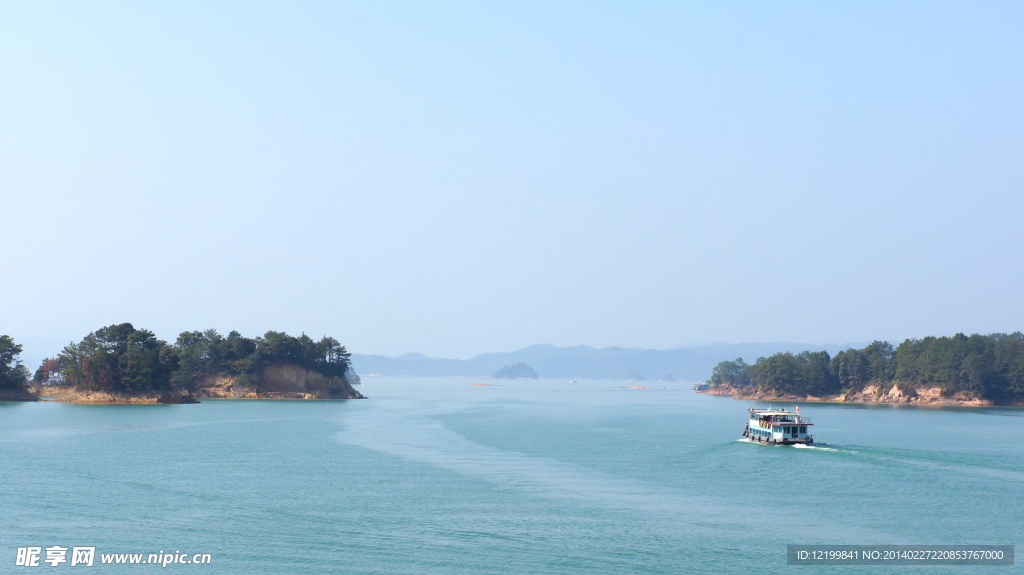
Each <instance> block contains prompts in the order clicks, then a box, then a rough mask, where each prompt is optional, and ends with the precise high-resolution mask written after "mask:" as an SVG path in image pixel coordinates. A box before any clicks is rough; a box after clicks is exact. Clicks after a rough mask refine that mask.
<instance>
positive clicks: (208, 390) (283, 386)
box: [195, 364, 366, 399]
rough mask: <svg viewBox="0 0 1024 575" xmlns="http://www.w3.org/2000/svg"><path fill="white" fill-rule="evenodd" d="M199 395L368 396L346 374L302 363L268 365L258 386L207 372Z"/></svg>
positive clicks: (312, 397)
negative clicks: (325, 372)
mask: <svg viewBox="0 0 1024 575" xmlns="http://www.w3.org/2000/svg"><path fill="white" fill-rule="evenodd" d="M195 396H196V397H200V398H202V397H208V398H221V399H229V398H237V399H366V398H365V397H364V396H363V395H362V394H361V393H359V392H358V391H356V390H355V389H353V387H352V385H351V384H349V382H348V381H347V380H346V379H345V378H344V377H327V376H325V375H323V374H321V373H318V372H315V371H311V370H308V369H306V368H304V367H302V366H299V365H293V364H282V365H268V366H267V367H265V368H263V373H262V374H261V375H260V378H259V380H258V381H257V382H256V384H255V386H253V385H251V384H250V385H245V384H244V383H240V382H238V381H237V380H236V378H235V377H234V376H231V375H228V374H223V373H221V374H213V375H207V376H206V377H204V378H203V379H202V380H201V381H199V382H198V384H197V385H196V390H195Z"/></svg>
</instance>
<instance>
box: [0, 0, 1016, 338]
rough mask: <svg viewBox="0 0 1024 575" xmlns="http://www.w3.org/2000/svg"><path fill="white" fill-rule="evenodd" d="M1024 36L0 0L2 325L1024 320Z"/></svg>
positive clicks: (964, 326) (262, 327) (634, 11)
mask: <svg viewBox="0 0 1024 575" xmlns="http://www.w3.org/2000/svg"><path fill="white" fill-rule="evenodd" d="M1022 49H1024V4H1021V3H1019V2H1002V3H1001V2H969V3H966V2H961V3H953V2H863V1H856V2H828V3H824V2H799V1H794V2H774V3H769V2H702V3H684V2H666V3H658V2H589V1H588V2H578V3H571V2H553V1H550V0H546V1H544V2H533V3H531V2H514V3H498V2H479V1H474V2H461V3H460V2H407V3H396V2H352V3H345V2H302V3H296V2H237V3H235V2H209V1H203V2H183V1H175V2H104V3H75V2H45V1H30V2H18V1H7V2H4V3H2V4H0V222H2V223H0V244H2V245H3V248H4V249H3V259H2V260H0V261H2V263H0V274H2V275H0V333H6V334H9V335H11V336H13V337H14V338H15V340H22V341H32V342H50V343H49V344H44V343H36V344H33V345H36V349H34V351H35V352H36V353H42V352H40V351H39V349H40V348H41V346H42V347H45V345H57V344H63V343H67V342H69V341H71V340H79V339H81V338H82V337H83V336H84V335H86V334H87V333H89V332H90V331H93V330H95V329H98V328H100V327H103V326H105V325H110V324H114V323H121V322H131V323H133V324H134V325H135V326H136V327H138V328H147V329H151V330H153V331H154V332H156V334H157V335H158V336H160V337H161V338H163V339H167V340H169V341H173V340H174V339H175V338H176V336H177V334H178V333H179V332H181V331H185V330H198V329H206V328H216V329H218V330H220V331H221V332H222V333H227V332H228V331H230V330H233V329H234V330H238V331H240V332H241V333H243V334H244V335H247V336H255V335H259V334H262V333H263V332H265V331H267V330H271V329H273V330H279V331H286V332H289V333H293V334H298V333H302V332H305V333H307V334H309V335H311V336H314V337H319V336H321V335H324V334H327V335H332V336H334V337H336V338H338V339H339V340H341V342H342V343H344V344H345V345H347V347H348V349H349V350H350V351H352V352H355V353H365V354H385V355H398V354H401V353H405V352H413V351H415V352H422V353H426V354H427V355H431V356H436V357H452V358H467V357H470V356H473V355H476V354H479V353H483V352H491V351H511V350H514V349H518V348H522V347H525V346H528V345H531V344H537V343H549V344H553V345H559V346H568V345H579V344H583V345H592V346H595V347H605V346H623V347H647V348H657V349H668V348H675V347H680V346H687V345H697V344H703V343H711V342H753V341H800V342H809V343H838V342H847V341H871V340H873V339H888V340H890V341H895V342H898V341H902V340H903V339H904V338H908V337H922V336H927V335H952V334H953V333H956V332H965V333H975V332H977V333H991V332H1012V331H1017V330H1022V329H1024V306H1022V305H1021V303H1022V300H1021V293H1022V289H1021V288H1022V280H1024V265H1021V264H1022V261H1021V260H1022V248H1021V246H1022V245H1024V243H1022V240H1024V237H1022V236H1024V226H1022V225H1021V216H1022V214H1024V194H1022V193H1021V192H1022V183H1024V161H1022V159H1024V149H1022V143H1024V121H1022V120H1024V106H1021V94H1022V87H1024V82H1022V80H1024V77H1022V71H1024V59H1022V58H1021V56H1022V55H1024V50H1022ZM53 342H56V344H55V343H53ZM56 349H59V345H57V347H56ZM56 349H55V350H54V351H56ZM26 353H28V350H26Z"/></svg>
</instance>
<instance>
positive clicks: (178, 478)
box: [0, 377, 1024, 574]
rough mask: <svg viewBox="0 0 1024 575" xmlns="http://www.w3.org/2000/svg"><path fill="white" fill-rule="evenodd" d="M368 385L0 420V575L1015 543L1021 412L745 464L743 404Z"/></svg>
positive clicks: (563, 385)
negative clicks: (78, 550)
mask: <svg viewBox="0 0 1024 575" xmlns="http://www.w3.org/2000/svg"><path fill="white" fill-rule="evenodd" d="M365 380H366V381H367V385H365V386H364V387H363V389H362V390H361V391H362V392H363V393H364V394H366V395H368V396H369V397H370V398H371V399H369V400H366V401H317V402H302V401H230V400H221V401H206V402H204V403H202V404H199V405H167V406H163V405H155V406H96V405H66V404H60V403H53V402H41V403H36V404H0V504H2V516H0V573H7V572H20V571H21V570H22V568H20V567H14V561H15V559H14V558H15V551H16V548H18V547H25V546H42V547H48V546H52V545H61V546H65V547H72V546H96V547H97V558H96V565H95V566H94V567H92V568H87V569H83V568H81V567H79V566H76V567H70V566H69V565H68V564H66V563H65V564H63V565H61V566H59V567H57V568H51V567H49V566H48V565H45V564H44V565H43V566H42V567H41V569H43V570H44V572H50V571H53V572H60V571H65V570H72V571H73V572H78V571H75V570H80V571H82V572H84V573H104V572H111V573H122V572H123V573H131V572H139V571H152V570H153V569H156V568H157V567H156V566H153V565H100V564H99V563H100V559H99V554H102V553H143V554H147V555H148V554H150V553H158V552H160V551H161V550H163V551H166V552H172V551H175V550H180V551H182V552H187V553H189V554H192V553H210V554H211V556H212V564H210V565H174V564H172V565H169V566H168V567H167V568H166V569H167V571H168V572H179V573H239V574H241V573H275V574H285V573H366V574H372V573H410V574H413V573H415V574H419V573H439V574H440V573H445V574H448V573H453V574H484V573H487V574H492V573H510V574H511V573H515V574H526V573H537V574H559V573H601V574H614V573H659V574H660V573H752V572H761V571H764V570H765V569H785V570H794V571H798V572H800V573H818V572H821V573H829V574H838V573H889V572H893V573H963V572H968V573H974V572H977V573H983V572H984V573H989V572H1000V573H1005V572H1020V571H1021V570H1022V569H1021V567H1020V564H1021V562H1020V561H1018V564H1017V565H1015V566H1013V567H992V566H978V567H929V568H923V567H891V568H886V567H873V566H872V567H867V566H862V567H841V566H831V567H803V566H801V567H796V566H792V567H787V566H786V565H785V562H786V545H787V544H826V543H827V544H1014V545H1019V544H1021V543H1022V539H1024V537H1022V535H1024V441H1022V439H1024V410H1020V409H1010V408H992V409H952V408H946V409H928V408H912V407H891V406H876V407H864V406H849V405H823V404H804V405H802V406H801V411H802V412H803V414H804V415H808V416H810V417H811V418H813V421H814V423H815V426H814V434H815V438H816V440H817V441H818V442H820V443H827V444H828V446H827V447H818V448H812V449H800V448H793V447H770V446H761V445H753V444H749V443H745V442H741V441H738V439H739V437H740V433H741V432H742V430H743V424H744V423H745V416H746V413H745V411H744V410H745V409H746V408H747V407H749V406H751V405H753V403H752V402H742V401H736V400H732V399H730V398H726V397H715V396H708V395H702V394H696V393H694V392H692V391H690V390H689V389H686V387H685V386H683V385H682V384H671V383H654V382H652V383H649V384H648V385H650V386H651V387H652V389H648V390H631V389H617V388H616V389H609V388H607V387H606V386H607V385H608V384H609V382H595V381H584V382H582V383H579V384H570V383H568V382H561V381H544V380H542V381H539V382H534V381H512V382H509V381H504V382H501V385H500V386H498V387H481V386H472V385H471V383H474V382H481V380H472V379H431V378H386V377H377V378H365ZM492 383H493V381H492ZM663 386H664V387H668V388H669V389H664V390H663V389H661V388H662V387H663ZM26 572H32V571H26Z"/></svg>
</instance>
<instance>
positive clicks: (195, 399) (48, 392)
mask: <svg viewBox="0 0 1024 575" xmlns="http://www.w3.org/2000/svg"><path fill="white" fill-rule="evenodd" d="M6 391H10V392H11V393H9V394H7V395H5V394H4V393H3V392H6ZM20 391H21V393H14V390H0V401H40V400H41V401H59V402H63V403H83V404H139V405H145V404H151V405H152V404H188V403H199V400H201V399H300V400H311V399H366V397H365V396H364V395H363V394H361V393H359V392H358V391H356V390H355V388H353V387H352V385H351V384H350V383H349V382H348V380H347V379H346V378H344V377H327V376H324V375H322V374H320V373H318V372H315V371H312V370H309V369H306V368H304V367H301V366H298V365H292V364H278V365H271V366H267V367H266V368H265V369H264V371H263V374H262V377H260V379H259V381H258V382H257V383H256V385H255V386H245V385H241V384H239V382H238V381H236V379H235V377H233V376H231V375H228V374H212V375H209V376H207V377H205V378H203V379H202V380H201V381H199V382H198V383H197V385H196V387H195V389H194V391H193V392H192V393H189V392H187V391H169V392H165V393H154V392H147V393H138V394H123V393H109V392H105V391H92V390H78V389H75V388H74V387H67V386H49V385H46V386H38V387H36V388H35V389H34V390H27V389H22V390H20ZM40 395H42V396H43V398H42V399H41V398H40ZM8 396H9V397H8Z"/></svg>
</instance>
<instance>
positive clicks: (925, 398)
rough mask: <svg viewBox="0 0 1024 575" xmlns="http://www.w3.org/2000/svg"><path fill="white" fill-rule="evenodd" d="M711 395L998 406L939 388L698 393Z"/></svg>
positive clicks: (719, 389)
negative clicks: (821, 392)
mask: <svg viewBox="0 0 1024 575" xmlns="http://www.w3.org/2000/svg"><path fill="white" fill-rule="evenodd" d="M697 393H706V394H709V395H731V396H732V397H733V399H746V400H756V401H812V402H813V401H817V402H825V403H887V404H902V405H959V406H968V407H985V406H993V405H996V404H995V403H993V402H991V401H989V400H986V399H980V398H977V397H972V396H969V395H967V394H964V393H956V394H954V395H952V396H950V397H943V396H942V390H941V389H940V388H939V387H938V386H912V385H907V384H899V383H897V384H895V385H893V386H892V387H890V388H887V389H884V388H880V387H879V386H877V385H868V386H865V387H864V388H863V389H861V390H860V391H856V392H851V393H843V394H838V395H827V396H822V397H815V396H813V395H793V394H772V393H765V392H758V391H756V390H753V389H744V388H736V387H733V386H731V385H725V384H720V385H718V386H716V387H715V388H713V389H707V390H702V391H698V392H697Z"/></svg>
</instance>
